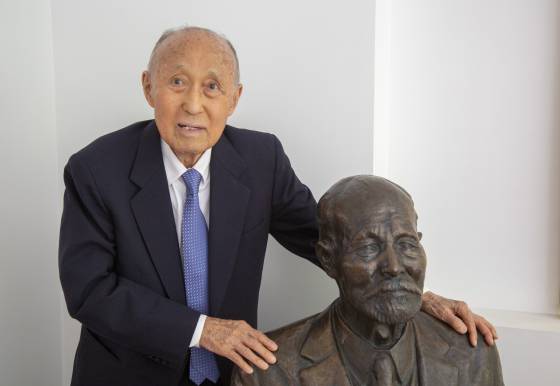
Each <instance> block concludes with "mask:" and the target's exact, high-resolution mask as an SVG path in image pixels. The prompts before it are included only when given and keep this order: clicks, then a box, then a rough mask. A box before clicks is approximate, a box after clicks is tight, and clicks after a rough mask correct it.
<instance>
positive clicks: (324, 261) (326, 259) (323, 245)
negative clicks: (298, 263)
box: [315, 240, 336, 279]
mask: <svg viewBox="0 0 560 386" xmlns="http://www.w3.org/2000/svg"><path fill="white" fill-rule="evenodd" d="M315 254H316V255H317V257H318V258H319V261H320V262H321V266H322V267H323V269H324V270H325V272H326V273H327V275H329V276H330V277H332V278H333V279H336V268H335V266H334V261H335V259H334V245H333V242H332V241H331V240H319V241H318V242H317V244H315Z"/></svg>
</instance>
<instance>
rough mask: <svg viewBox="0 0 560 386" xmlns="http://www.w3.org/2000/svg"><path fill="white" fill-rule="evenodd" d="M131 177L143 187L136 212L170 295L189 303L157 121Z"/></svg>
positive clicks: (134, 202) (140, 148) (143, 142)
mask: <svg viewBox="0 0 560 386" xmlns="http://www.w3.org/2000/svg"><path fill="white" fill-rule="evenodd" d="M130 179H131V180H132V181H133V182H134V183H135V184H136V185H138V186H139V187H140V190H139V191H138V193H136V195H135V196H134V197H133V198H132V200H131V207H132V212H133V214H134V217H135V219H136V223H137V225H138V228H139V229H140V233H141V234H142V238H143V239H144V243H145V244H146V247H147V249H148V252H149V253H150V256H151V259H152V262H153V264H154V266H155V268H156V271H157V272H158V275H159V277H160V280H161V282H162V284H163V287H164V288H165V291H166V292H167V296H168V297H169V298H170V299H172V300H175V301H177V302H179V303H186V298H185V289H184V285H183V268H182V263H181V252H180V250H179V242H178V240H177V231H176V228H175V220H174V218H173V209H172V208H171V200H170V197H169V187H168V184H167V177H166V175H165V167H164V165H163V157H162V154H161V142H160V136H159V133H158V131H157V127H156V125H155V123H154V122H153V121H152V122H151V123H149V124H148V126H146V127H145V128H144V132H143V134H142V137H141V139H140V144H139V146H138V153H137V156H136V160H135V162H134V165H133V168H132V172H131V174H130Z"/></svg>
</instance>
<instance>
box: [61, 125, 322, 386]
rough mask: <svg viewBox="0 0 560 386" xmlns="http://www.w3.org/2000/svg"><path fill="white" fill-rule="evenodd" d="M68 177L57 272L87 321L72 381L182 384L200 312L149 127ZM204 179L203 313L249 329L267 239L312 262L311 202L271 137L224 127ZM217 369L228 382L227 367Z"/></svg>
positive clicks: (77, 314)
mask: <svg viewBox="0 0 560 386" xmlns="http://www.w3.org/2000/svg"><path fill="white" fill-rule="evenodd" d="M64 182H65V186H66V190H65V193H64V211H63V215H62V221H61V230H60V244H59V270H60V279H61V284H62V288H63V291H64V296H65V299H66V303H67V307H68V311H69V313H70V315H71V316H72V317H74V318H76V319H77V320H79V321H80V322H81V323H82V330H81V335H80V342H79V344H78V348H77V350H76V357H75V361H74V369H73V376H72V385H75V386H78V385H79V386H90V385H92V386H93V385H96V386H97V385H104V386H112V385H115V386H116V385H118V386H123V385H134V386H143V385H146V386H147V385H150V386H154V385H177V384H178V383H179V382H180V380H181V379H182V378H183V377H184V374H185V372H186V364H187V363H188V355H189V347H188V346H189V343H190V340H191V337H192V335H193V332H194V329H195V326H196V323H197V321H198V318H199V313H198V312H196V311H195V310H192V309H190V308H189V307H187V306H186V300H185V289H184V284H183V269H182V262H181V255H180V250H179V241H178V240H177V233H176V227H175V222H174V218H173V211H172V208H171V200H170V197H169V188H168V183H167V178H166V175H165V169H164V165H163V158H162V154H161V145H160V136H159V133H158V131H157V127H156V125H155V122H154V121H153V120H150V121H144V122H138V123H135V124H133V125H130V126H128V127H125V128H124V129H121V130H118V131H116V132H113V133H110V134H108V135H105V136H103V137H101V138H99V139H97V140H96V141H94V142H93V143H91V144H90V145H88V146H87V147H85V148H84V149H82V150H80V151H79V152H78V153H76V154H74V155H73V156H72V157H70V159H69V161H68V163H67V165H66V167H65V169H64ZM210 185H211V186H210V227H209V235H208V241H209V254H208V259H209V306H210V311H209V315H210V316H216V317H219V318H225V319H237V320H246V321H247V322H248V323H249V324H251V325H252V326H254V327H256V325H257V304H258V297H259V288H260V283H261V274H262V268H263V260H264V254H265V250H266V244H267V239H268V234H269V233H270V234H271V235H272V236H274V237H275V238H276V239H277V240H278V241H279V242H280V243H281V244H282V245H284V246H285V247H286V248H287V249H289V250H290V251H292V252H293V253H295V254H297V255H300V256H302V257H304V258H307V259H308V260H310V261H312V262H314V263H315V264H318V262H317V259H316V257H315V254H314V243H315V241H316V239H317V224H316V219H315V213H316V202H315V199H314V198H313V195H312V194H311V192H310V191H309V189H308V188H307V187H306V186H305V185H303V184H302V183H301V182H300V181H299V180H298V178H297V177H296V175H295V173H294V171H293V170H292V168H291V166H290V162H289V160H288V158H287V157H286V155H285V153H284V151H283V149H282V146H281V144H280V142H279V141H278V139H277V138H276V137H275V136H273V135H271V134H266V133H260V132H256V131H249V130H244V129H237V128H234V127H231V126H226V128H225V130H224V133H223V134H222V136H221V138H220V139H219V141H218V142H217V143H216V144H215V146H214V147H213V150H212V158H211V161H210ZM218 365H219V367H220V370H221V374H222V381H223V382H225V383H228V382H229V377H230V372H231V367H232V363H231V362H229V361H228V360H227V359H225V358H221V357H218Z"/></svg>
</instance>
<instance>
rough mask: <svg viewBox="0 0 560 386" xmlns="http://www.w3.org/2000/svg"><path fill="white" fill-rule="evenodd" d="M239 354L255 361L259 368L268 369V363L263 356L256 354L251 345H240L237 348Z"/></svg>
mask: <svg viewBox="0 0 560 386" xmlns="http://www.w3.org/2000/svg"><path fill="white" fill-rule="evenodd" d="M235 350H236V351H237V353H238V354H240V355H241V356H243V358H245V359H247V360H248V361H249V362H251V363H253V364H254V365H255V366H257V367H258V368H259V369H262V370H267V369H268V363H266V362H265V361H264V360H263V359H262V358H261V357H259V356H258V355H257V354H255V353H254V352H253V351H252V350H251V349H250V348H249V347H247V346H240V347H237V348H236V349H235Z"/></svg>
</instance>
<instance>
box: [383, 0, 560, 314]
mask: <svg viewBox="0 0 560 386" xmlns="http://www.w3.org/2000/svg"><path fill="white" fill-rule="evenodd" d="M379 3H381V4H384V7H385V14H384V15H382V16H383V17H384V20H385V26H383V30H382V31H381V32H382V33H380V36H381V35H383V36H384V40H382V41H381V43H380V46H379V47H381V49H379V50H376V61H379V62H380V63H382V64H385V65H386V66H385V67H384V68H383V71H382V72H381V73H378V74H376V80H377V79H378V77H379V78H384V79H385V84H383V85H381V83H380V84H379V86H384V88H382V89H378V93H376V104H377V105H376V109H375V114H376V119H377V118H379V117H377V114H378V113H379V116H380V117H384V119H383V120H382V121H380V122H379V123H380V124H379V125H376V127H375V132H376V133H375V139H374V142H375V147H374V154H376V155H378V156H379V158H376V164H375V167H374V169H375V172H376V173H379V174H384V175H387V176H388V177H390V178H391V179H394V180H395V181H397V182H398V183H400V184H402V185H403V186H405V187H406V188H407V189H409V190H410V192H411V193H412V195H413V197H414V198H415V201H416V206H417V209H418V212H419V214H420V227H421V228H422V230H423V231H424V235H425V239H424V244H425V247H426V250H427V252H428V258H429V260H428V273H427V275H428V284H429V286H430V287H431V288H432V289H434V290H437V292H440V293H442V294H446V295H449V296H453V297H457V298H462V299H467V300H468V301H469V302H470V303H471V305H474V306H476V307H485V308H498V309H510V310H519V311H531V312H548V313H553V312H556V310H557V307H558V304H559V292H560V240H559V238H558V235H559V234H560V198H559V197H560V109H559V106H560V55H559V53H560V8H559V7H560V4H559V2H558V1H557V0H533V1H527V0H512V1H499V0H490V1H488V0H485V1H482V0H475V1H472V0H464V1H446V0H426V1H422V2H418V1H414V0H409V1H405V0H401V1H397V2H390V1H378V4H379ZM378 16H380V15H378ZM378 27H380V28H381V24H378ZM377 87H378V84H377V83H376V88H377ZM376 123H377V121H376ZM450 273H453V274H450Z"/></svg>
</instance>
